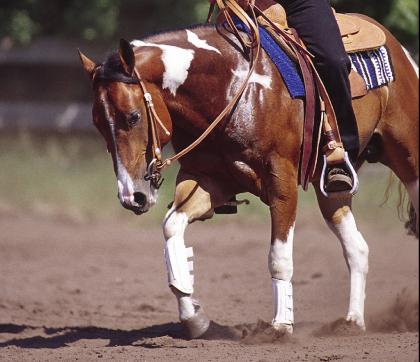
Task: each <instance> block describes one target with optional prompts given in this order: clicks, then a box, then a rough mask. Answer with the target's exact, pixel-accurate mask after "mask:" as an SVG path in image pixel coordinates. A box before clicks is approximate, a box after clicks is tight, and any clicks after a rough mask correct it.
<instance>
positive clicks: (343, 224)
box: [315, 187, 369, 330]
mask: <svg viewBox="0 0 420 362" xmlns="http://www.w3.org/2000/svg"><path fill="white" fill-rule="evenodd" d="M315 189H316V193H317V197H318V204H319V207H320V209H321V212H322V215H323V216H324V219H325V221H326V223H327V225H328V226H329V227H330V229H331V230H332V231H333V232H334V234H335V235H336V236H337V237H338V239H339V240H340V242H341V245H342V247H343V252H344V258H345V260H346V263H347V266H348V268H349V271H350V303H349V310H348V314H347V318H346V320H347V321H348V322H349V323H354V324H356V325H357V326H358V327H360V328H361V329H362V330H365V329H366V327H365V319H364V310H365V297H366V294H365V292H366V277H367V273H368V270H369V263H368V258H369V247H368V245H367V243H366V241H365V239H364V238H363V236H362V234H361V233H360V232H359V230H358V229H357V225H356V222H355V219H354V216H353V213H352V211H351V197H349V198H345V199H326V198H325V197H324V196H323V195H322V194H321V192H320V191H319V189H318V188H317V187H315Z"/></svg>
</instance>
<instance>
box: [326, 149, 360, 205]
mask: <svg viewBox="0 0 420 362" xmlns="http://www.w3.org/2000/svg"><path fill="white" fill-rule="evenodd" d="M344 163H345V165H346V167H347V170H348V171H350V175H351V179H352V182H353V188H352V189H351V190H349V191H339V192H331V193H328V192H327V191H326V190H325V184H326V183H325V180H326V177H327V170H328V162H327V156H326V155H324V165H323V167H322V172H321V179H320V181H319V189H320V190H321V193H322V194H323V195H324V196H325V197H326V198H327V199H329V198H341V197H344V196H348V195H350V196H354V195H355V194H356V193H357V191H359V177H358V176H357V173H356V170H355V169H354V167H353V165H352V164H351V162H350V158H349V154H348V153H347V152H345V153H344Z"/></svg>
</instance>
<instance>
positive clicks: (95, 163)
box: [0, 0, 418, 227]
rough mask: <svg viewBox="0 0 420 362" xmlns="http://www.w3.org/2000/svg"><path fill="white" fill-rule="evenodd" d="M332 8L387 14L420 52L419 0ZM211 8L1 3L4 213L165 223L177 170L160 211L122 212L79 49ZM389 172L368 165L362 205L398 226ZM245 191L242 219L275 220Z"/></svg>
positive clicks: (193, 3) (338, 2) (169, 174)
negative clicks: (389, 193)
mask: <svg viewBox="0 0 420 362" xmlns="http://www.w3.org/2000/svg"><path fill="white" fill-rule="evenodd" d="M333 5H334V6H335V8H336V9H337V10H338V11H345V12H359V13H364V14H367V15H370V16H372V17H373V18H375V19H377V20H379V21H380V22H382V23H383V24H384V25H386V26H387V27H388V28H390V29H391V31H392V32H393V33H394V34H395V35H396V36H397V37H398V38H399V39H400V41H401V42H402V43H403V44H404V45H405V46H406V47H407V48H409V49H410V50H411V52H412V53H413V55H414V57H415V58H416V59H418V1H416V0H364V1H362V0H352V1H349V0H347V1H346V0H335V1H333ZM207 10H208V3H207V0H153V1H145V0H137V1H135V0H13V1H12V0H1V5H0V77H1V79H2V82H0V170H1V171H0V217H1V216H2V215H3V214H7V215H22V214H30V215H40V216H41V217H48V218H63V219H65V220H70V221H72V222H76V223H87V222H91V221H92V220H97V219H101V220H104V219H105V220H106V219H110V218H113V219H115V218H117V219H119V220H125V221H127V222H129V223H131V222H132V223H135V224H136V225H138V224H144V225H146V224H149V223H156V224H157V223H160V222H161V220H162V217H163V215H164V214H165V212H166V206H167V204H168V203H169V202H170V201H171V200H172V195H173V191H174V177H175V175H176V171H177V167H176V166H174V167H172V168H170V169H169V170H168V171H166V173H165V175H164V176H165V178H166V181H165V184H164V186H163V188H162V190H161V192H160V199H159V203H158V206H156V207H155V208H154V209H153V210H152V212H150V213H149V214H147V215H145V216H143V217H141V218H138V217H136V216H134V215H132V214H131V213H130V212H128V211H126V210H124V209H122V207H121V206H120V205H119V202H118V200H117V187H116V180H115V175H114V174H113V170H112V163H111V160H110V158H109V155H108V154H107V153H106V151H105V145H104V142H103V140H102V138H101V136H100V135H99V134H97V133H96V132H95V131H94V130H93V127H92V126H91V119H90V118H91V117H90V107H91V105H90V103H91V100H92V95H91V89H90V84H89V82H88V81H87V79H86V78H85V76H84V74H83V70H82V68H81V66H80V63H79V59H78V57H77V53H76V48H79V47H80V48H81V49H82V50H83V51H84V52H86V54H88V55H91V56H92V57H93V58H94V59H96V60H98V61H100V60H102V59H104V58H105V56H106V53H107V52H108V51H109V50H110V49H112V48H114V47H115V46H116V44H117V41H118V39H119V38H120V37H125V38H127V39H133V38H139V37H141V36H144V35H146V34H149V33H153V32H157V31H162V30H165V29H171V28H177V27H181V26H187V25H191V24H196V23H202V22H203V21H204V19H205V16H206V13H207ZM388 175H389V172H388V171H387V170H386V169H385V168H384V167H381V166H379V165H375V166H369V167H368V166H366V168H365V169H364V170H363V171H362V190H361V192H360V194H359V196H358V197H356V199H355V204H356V210H359V211H358V212H360V213H362V214H363V215H364V217H365V218H367V219H368V220H370V219H371V220H372V221H375V220H377V219H378V216H379V217H380V218H382V220H388V219H389V220H392V221H391V222H390V223H387V225H388V226H389V227H392V226H393V225H395V223H398V220H397V217H396V215H397V212H396V208H395V203H396V202H397V193H396V192H395V193H394V194H393V196H392V197H391V200H390V202H389V203H388V204H387V205H386V206H385V207H383V208H382V209H378V206H379V205H380V204H381V203H382V201H383V200H384V193H385V189H386V185H387V183H388ZM244 197H245V198H250V199H251V200H252V203H251V205H250V206H243V207H241V208H240V212H239V216H240V217H242V218H243V219H246V220H251V219H252V220H255V221H261V220H267V216H268V210H267V208H266V207H264V206H263V205H262V204H261V202H259V200H257V199H256V198H255V197H252V196H250V195H244ZM300 207H301V210H312V212H313V210H315V209H316V202H315V197H314V194H313V192H312V191H310V192H308V193H303V192H302V191H300ZM378 210H379V211H378ZM232 218H234V217H232ZM217 220H220V218H216V221H215V222H218V221H217ZM222 220H226V218H222ZM401 227H402V226H401Z"/></svg>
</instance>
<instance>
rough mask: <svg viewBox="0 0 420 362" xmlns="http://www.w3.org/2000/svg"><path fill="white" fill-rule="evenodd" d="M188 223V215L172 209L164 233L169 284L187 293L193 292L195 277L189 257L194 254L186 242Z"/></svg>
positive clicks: (166, 220)
mask: <svg viewBox="0 0 420 362" xmlns="http://www.w3.org/2000/svg"><path fill="white" fill-rule="evenodd" d="M187 225H188V216H187V215H186V214H185V213H183V212H182V213H178V212H176V211H175V210H173V209H171V210H170V211H169V212H168V214H167V216H166V218H165V220H164V222H163V233H164V236H165V240H166V245H165V259H166V266H167V271H168V282H169V285H171V286H173V287H175V288H176V289H178V290H179V291H181V292H182V293H185V294H192V293H193V279H192V277H191V275H190V271H192V269H193V264H192V262H189V261H188V258H191V257H192V256H193V252H192V248H186V247H185V244H184V232H185V229H186V227H187Z"/></svg>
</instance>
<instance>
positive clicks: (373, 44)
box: [260, 4, 386, 53]
mask: <svg viewBox="0 0 420 362" xmlns="http://www.w3.org/2000/svg"><path fill="white" fill-rule="evenodd" d="M333 11H334V15H335V18H336V20H337V24H338V27H339V29H340V34H341V38H342V40H343V44H344V48H345V49H346V52H347V53H356V52H361V51H366V50H374V49H378V48H380V47H381V46H383V45H385V42H386V35H385V33H384V31H383V30H382V29H381V28H380V27H379V26H377V25H375V24H372V23H371V22H369V21H367V20H365V19H363V18H361V17H359V16H357V15H356V14H354V15H352V14H341V13H336V12H335V10H334V9H333ZM264 14H265V15H266V16H267V17H268V18H269V19H270V20H271V21H272V22H274V23H275V24H276V25H278V26H279V27H280V28H282V29H287V28H288V25H287V19H286V11H285V10H284V8H283V7H282V6H281V5H280V4H275V5H272V6H270V7H268V8H267V9H266V10H264ZM260 20H262V19H260ZM262 22H263V21H262Z"/></svg>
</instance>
